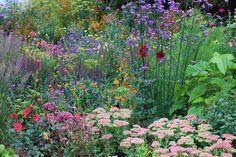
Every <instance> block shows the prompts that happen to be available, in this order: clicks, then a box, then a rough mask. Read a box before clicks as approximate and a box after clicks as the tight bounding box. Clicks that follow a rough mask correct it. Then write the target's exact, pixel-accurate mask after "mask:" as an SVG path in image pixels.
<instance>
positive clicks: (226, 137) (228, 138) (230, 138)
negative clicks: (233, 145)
mask: <svg viewBox="0 0 236 157" xmlns="http://www.w3.org/2000/svg"><path fill="white" fill-rule="evenodd" d="M222 137H223V138H224V139H225V140H229V141H232V140H236V136H234V135H231V134H223V135H222Z"/></svg>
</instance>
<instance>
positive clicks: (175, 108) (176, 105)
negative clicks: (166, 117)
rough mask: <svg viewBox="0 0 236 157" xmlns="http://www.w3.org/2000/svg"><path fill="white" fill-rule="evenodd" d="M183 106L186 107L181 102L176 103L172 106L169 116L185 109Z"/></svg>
mask: <svg viewBox="0 0 236 157" xmlns="http://www.w3.org/2000/svg"><path fill="white" fill-rule="evenodd" d="M183 106H184V104H183V102H181V101H177V102H175V103H174V104H173V105H172V106H171V108H170V111H169V114H170V115H172V114H173V113H174V112H175V111H177V110H178V109H181V108H183Z"/></svg>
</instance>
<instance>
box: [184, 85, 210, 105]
mask: <svg viewBox="0 0 236 157" xmlns="http://www.w3.org/2000/svg"><path fill="white" fill-rule="evenodd" d="M206 90H207V84H201V85H198V86H196V87H195V88H194V89H193V90H192V92H191V94H190V98H189V100H188V102H192V101H193V100H195V99H197V98H198V97H200V96H202V95H203V94H204V93H205V92H206Z"/></svg>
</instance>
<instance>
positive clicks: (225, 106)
mask: <svg viewBox="0 0 236 157" xmlns="http://www.w3.org/2000/svg"><path fill="white" fill-rule="evenodd" d="M234 94H235V93H234ZM205 112H206V118H207V119H208V120H209V123H210V124H211V125H212V126H213V128H214V132H216V133H218V134H222V133H231V134H235V135H236V122H235V119H236V102H235V96H232V94H231V95H230V96H229V97H222V98H221V99H219V100H218V101H216V102H215V103H214V104H213V105H211V106H210V107H209V109H207V110H206V111H205Z"/></svg>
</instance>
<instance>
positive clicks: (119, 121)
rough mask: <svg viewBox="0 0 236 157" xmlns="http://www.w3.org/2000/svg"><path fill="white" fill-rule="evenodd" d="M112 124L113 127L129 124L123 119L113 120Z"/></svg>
mask: <svg viewBox="0 0 236 157" xmlns="http://www.w3.org/2000/svg"><path fill="white" fill-rule="evenodd" d="M113 124H114V126H115V127H122V126H127V125H129V123H128V122H127V121H123V120H114V121H113Z"/></svg>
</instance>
